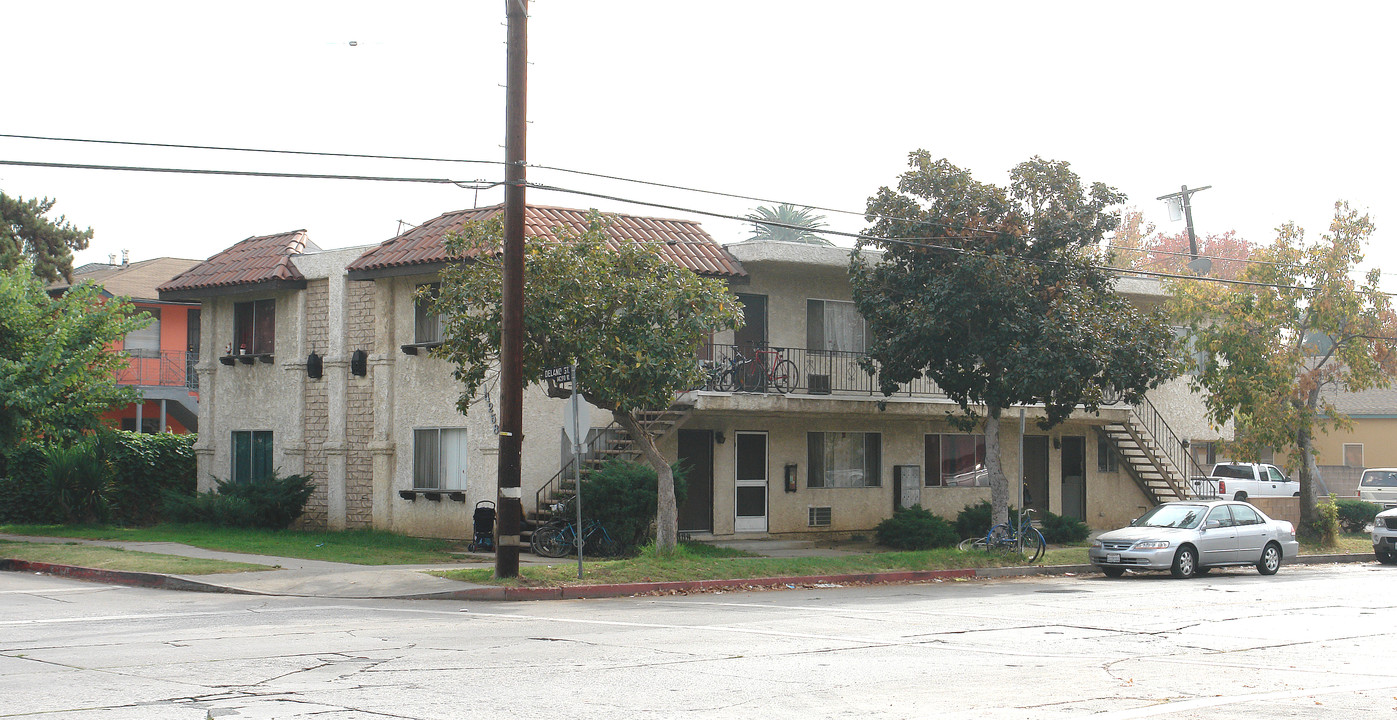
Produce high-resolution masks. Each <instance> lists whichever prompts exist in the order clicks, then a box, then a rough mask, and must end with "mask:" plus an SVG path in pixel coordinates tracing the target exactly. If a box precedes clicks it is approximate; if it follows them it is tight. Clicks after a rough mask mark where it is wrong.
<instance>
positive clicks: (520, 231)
mask: <svg viewBox="0 0 1397 720" xmlns="http://www.w3.org/2000/svg"><path fill="white" fill-rule="evenodd" d="M505 13H506V15H507V16H508V18H509V40H508V48H509V49H508V50H507V51H506V65H507V69H506V80H505V141H504V142H505V144H504V147H505V150H504V154H505V170H504V178H505V188H504V284H503V288H502V289H503V295H504V296H503V298H502V306H503V307H502V312H503V316H504V317H503V318H502V326H501V328H500V454H499V456H498V458H499V469H498V474H497V475H496V483H497V485H498V489H497V490H496V504H497V505H498V506H499V528H498V529H497V530H496V532H497V533H498V536H497V537H496V539H495V577H497V578H512V577H518V576H519V530H520V526H521V525H522V521H523V515H524V508H523V504H522V503H521V502H520V490H519V488H520V485H521V483H520V476H521V472H520V469H521V467H522V464H523V463H522V460H521V458H522V450H523V441H524V164H525V157H526V153H525V152H524V150H525V137H524V130H525V127H526V124H525V121H526V117H527V115H526V109H527V102H526V100H527V98H528V92H527V84H528V83H527V81H528V75H527V69H528V61H529V52H528V37H529V36H528V25H527V23H528V18H529V4H528V0H505Z"/></svg>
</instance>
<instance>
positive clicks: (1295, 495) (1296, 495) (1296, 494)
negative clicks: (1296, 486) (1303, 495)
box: [1291, 493, 1300, 497]
mask: <svg viewBox="0 0 1397 720" xmlns="http://www.w3.org/2000/svg"><path fill="white" fill-rule="evenodd" d="M1291 497H1300V493H1295V494H1294V495H1291Z"/></svg>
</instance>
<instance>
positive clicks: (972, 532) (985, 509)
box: [956, 500, 1014, 539]
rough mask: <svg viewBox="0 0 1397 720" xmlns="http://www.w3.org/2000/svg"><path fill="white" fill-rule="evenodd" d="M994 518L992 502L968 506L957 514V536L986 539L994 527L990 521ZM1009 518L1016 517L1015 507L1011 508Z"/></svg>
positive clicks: (981, 502)
mask: <svg viewBox="0 0 1397 720" xmlns="http://www.w3.org/2000/svg"><path fill="white" fill-rule="evenodd" d="M992 517H994V510H993V508H991V507H990V501H988V500H981V501H980V502H977V503H975V504H974V505H966V506H965V507H963V508H961V509H960V512H959V513H956V535H959V536H960V537H961V538H962V539H964V538H974V537H980V538H982V537H984V536H985V535H987V534H989V531H990V526H991V525H993V523H992V522H990V519H991V518H992ZM1009 517H1010V518H1011V519H1012V518H1013V517H1014V506H1013V505H1010V506H1009Z"/></svg>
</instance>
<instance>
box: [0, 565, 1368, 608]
mask: <svg viewBox="0 0 1397 720" xmlns="http://www.w3.org/2000/svg"><path fill="white" fill-rule="evenodd" d="M1375 559H1376V556H1374V555H1373V553H1343V554H1334V555H1301V556H1299V557H1297V558H1296V559H1294V560H1291V561H1289V562H1287V563H1286V564H1294V565H1323V564H1326V563H1351V562H1371V561H1374V560H1375ZM0 571H11V572H34V573H43V574H47V575H57V576H60V577H67V578H73V579H75V580H87V581H91V582H105V583H111V584H114V585H129V586H133V587H144V588H153V589H158V590H179V591H184V592H205V593H227V594H234V595H260V596H264V597H265V596H275V597H314V596H309V595H303V594H296V595H290V594H282V593H263V592H256V591H253V590H242V589H239V588H232V587H225V586H222V585H214V584H211V583H202V582H198V581H195V580H186V579H184V578H178V577H174V576H171V575H161V574H158V573H143V572H130V571H126V570H101V569H97V568H85V567H79V566H76V565H56V564H53V563H41V562H30V561H27V560H7V559H0ZM1096 572H1098V571H1097V569H1096V567H1095V566H1093V565H1033V566H1022V567H990V568H966V569H961V570H904V571H898V572H885V573H855V574H845V575H799V576H780V577H763V578H747V579H745V580H676V581H665V582H636V583H614V584H605V585H565V586H561V587H473V588H466V589H462V590H447V591H444V592H433V593H418V594H413V595H385V596H370V597H356V598H340V599H345V600H348V599H357V600H457V601H461V600H473V601H479V602H498V601H523V600H589V599H600V598H616V597H634V596H638V595H687V594H689V593H693V592H715V591H728V590H731V591H743V590H785V589H792V590H793V589H796V588H806V589H808V588H814V587H821V586H830V585H849V584H868V585H887V584H895V583H924V582H939V581H943V580H988V579H996V578H1008V577H1031V576H1035V575H1077V574H1092V573H1096Z"/></svg>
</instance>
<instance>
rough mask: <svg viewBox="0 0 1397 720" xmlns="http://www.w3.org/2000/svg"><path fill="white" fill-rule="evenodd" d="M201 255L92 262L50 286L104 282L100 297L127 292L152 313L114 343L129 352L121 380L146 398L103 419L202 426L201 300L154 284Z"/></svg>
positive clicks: (154, 427) (128, 426) (152, 426)
mask: <svg viewBox="0 0 1397 720" xmlns="http://www.w3.org/2000/svg"><path fill="white" fill-rule="evenodd" d="M198 264H199V261H198V260H189V259H185V258H171V257H162V258H153V259H150V260H141V261H138V262H129V261H128V260H126V259H125V257H124V256H123V258H122V261H121V262H120V263H117V262H116V258H115V256H113V258H112V261H111V262H107V263H88V264H87V265H83V266H81V267H78V268H77V269H75V270H74V271H73V277H72V282H57V283H53V284H51V285H50V286H49V288H48V290H49V292H50V293H51V294H60V293H63V292H66V291H67V290H68V288H70V287H72V286H73V285H76V284H78V283H82V282H91V283H94V284H96V285H98V286H100V287H101V288H102V297H104V298H114V297H124V298H126V299H127V300H129V301H130V302H131V304H132V305H133V306H134V307H135V308H136V310H138V311H141V312H145V313H146V314H148V315H150V317H151V321H150V323H149V324H148V325H146V326H145V327H143V328H140V329H138V330H134V331H132V332H130V333H128V334H127V335H126V337H125V338H123V339H122V341H121V343H120V345H119V346H117V347H114V348H112V349H113V350H120V351H123V352H125V353H126V355H127V358H128V359H127V361H126V366H125V367H124V368H122V369H121V370H120V371H119V372H118V373H117V382H119V383H121V384H123V385H134V386H136V388H137V389H138V390H139V391H140V393H141V396H142V401H141V402H137V403H132V404H130V405H128V406H126V407H123V408H119V409H117V410H113V411H111V412H108V413H106V414H104V415H103V416H102V421H103V422H105V423H108V424H110V425H113V426H116V427H119V428H121V429H123V430H131V431H138V432H147V433H155V432H174V433H185V432H195V431H197V430H198V429H199V384H198V378H197V376H196V375H195V373H194V366H195V365H196V364H198V361H199V319H200V317H199V315H200V306H199V303H198V302H191V301H171V300H162V299H161V298H160V294H159V292H157V290H156V288H157V287H159V286H160V285H161V284H162V283H164V282H166V281H168V280H169V279H170V278H172V277H174V276H176V275H178V274H180V273H182V272H184V271H186V270H189V269H190V268H193V267H194V266H196V265H198Z"/></svg>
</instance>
